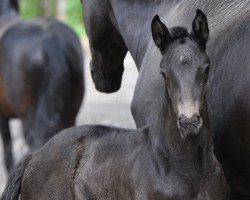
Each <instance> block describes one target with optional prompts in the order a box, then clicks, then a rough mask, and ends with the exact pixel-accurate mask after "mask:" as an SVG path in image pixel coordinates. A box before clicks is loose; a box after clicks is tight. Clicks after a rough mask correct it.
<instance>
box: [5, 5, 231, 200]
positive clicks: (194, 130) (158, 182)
mask: <svg viewBox="0 0 250 200" xmlns="http://www.w3.org/2000/svg"><path fill="white" fill-rule="evenodd" d="M152 35H153V38H154V41H155V43H156V45H157V46H158V47H159V49H160V51H161V55H162V58H161V64H160V67H159V66H154V67H155V68H159V69H160V71H161V73H162V75H163V77H164V82H163V83H164V86H165V89H162V90H161V93H162V94H163V98H162V99H161V112H160V113H158V119H157V120H156V121H155V122H154V123H152V124H150V125H148V126H145V127H143V128H140V129H137V130H128V129H120V128H115V127H103V126H82V127H76V128H72V129H69V130H66V131H63V132H61V133H59V134H58V135H56V136H55V137H54V138H52V139H51V140H50V141H49V142H48V143H47V144H46V145H45V146H44V147H43V148H41V149H40V150H39V151H38V152H36V153H35V154H33V155H29V156H27V157H26V159H24V161H23V162H22V163H21V164H20V165H19V166H18V167H17V169H16V171H14V172H13V174H12V175H11V176H10V179H9V182H8V184H7V187H6V189H5V191H4V193H3V195H2V197H1V200H17V199H18V197H19V193H21V199H29V200H35V199H40V200H43V199H44V200H45V199H46V200H47V199H54V200H56V199H60V200H63V199H65V200H70V199H79V200H80V199H86V200H87V199H92V200H94V199H96V200H97V199H98V200H118V199H119V200H129V199H130V200H184V199H185V200H190V199H193V200H226V199H228V198H229V187H228V185H227V182H226V180H225V177H224V174H223V171H222V168H221V166H220V164H219V163H218V161H217V159H216V158H215V156H214V153H213V145H212V134H211V132H210V128H209V121H208V114H207V106H206V85H207V84H206V83H207V78H208V74H209V69H210V66H209V59H208V57H207V55H206V53H205V48H206V47H205V46H206V41H207V39H208V35H209V33H208V25H207V20H206V16H205V15H204V14H203V12H202V11H200V10H197V14H196V17H195V18H194V20H193V26H192V29H191V32H188V31H187V30H186V29H185V28H182V27H174V28H172V29H171V30H168V28H167V27H166V26H165V25H164V24H163V23H162V22H161V21H160V19H159V17H158V16H155V17H154V19H153V20H152ZM162 80H163V78H162ZM179 100H182V101H179ZM190 100H195V102H196V104H197V106H198V107H197V110H196V112H195V113H193V115H192V117H190V118H188V115H187V114H188V113H186V112H182V111H180V110H179V107H182V102H186V101H190ZM199 110H200V111H201V112H199ZM45 166H46V167H45Z"/></svg>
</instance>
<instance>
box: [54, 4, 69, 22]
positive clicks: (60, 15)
mask: <svg viewBox="0 0 250 200" xmlns="http://www.w3.org/2000/svg"><path fill="white" fill-rule="evenodd" d="M66 3H67V0H56V18H57V19H58V20H60V21H64V19H65V13H66Z"/></svg>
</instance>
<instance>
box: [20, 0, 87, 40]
mask: <svg viewBox="0 0 250 200" xmlns="http://www.w3.org/2000/svg"><path fill="white" fill-rule="evenodd" d="M41 1H42V0H19V2H20V14H21V16H22V17H23V18H31V17H38V16H41V15H42V11H41V6H40V5H41ZM48 2H49V9H50V10H49V13H50V17H52V18H54V17H55V10H56V8H55V5H56V1H55V0H50V1H48ZM64 22H65V23H66V24H67V25H69V26H70V27H71V28H73V29H74V30H75V31H76V33H77V34H78V35H79V36H80V37H82V36H85V35H86V34H85V30H84V25H83V15H82V5H81V3H80V0H67V1H66V10H65V21H64Z"/></svg>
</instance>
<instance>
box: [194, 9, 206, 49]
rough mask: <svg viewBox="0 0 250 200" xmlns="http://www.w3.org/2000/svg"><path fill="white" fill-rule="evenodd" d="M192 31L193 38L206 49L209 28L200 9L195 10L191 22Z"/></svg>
mask: <svg viewBox="0 0 250 200" xmlns="http://www.w3.org/2000/svg"><path fill="white" fill-rule="evenodd" d="M192 31H193V34H194V36H195V38H196V39H197V40H198V42H199V43H200V44H201V46H202V48H203V49H204V50H205V49H206V43H207V40H208V37H209V29H208V23H207V17H206V15H205V14H204V13H203V12H202V11H201V10H200V9H197V10H196V16H195V18H194V20H193V23H192Z"/></svg>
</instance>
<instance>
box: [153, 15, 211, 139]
mask: <svg viewBox="0 0 250 200" xmlns="http://www.w3.org/2000/svg"><path fill="white" fill-rule="evenodd" d="M151 28H152V35H153V39H154V42H155V44H156V45H157V46H158V47H159V49H160V51H161V54H162V59H161V63H160V70H161V74H162V76H163V78H164V80H165V90H166V95H167V98H168V100H169V102H170V105H171V106H172V107H173V110H174V113H175V114H176V117H177V127H178V129H179V131H180V133H181V136H182V138H187V137H189V136H195V135H198V134H199V133H200V130H201V128H202V127H203V119H204V117H205V116H203V113H204V112H202V109H203V108H204V106H206V105H205V101H206V98H205V96H206V83H207V78H208V73H209V69H210V67H209V59H208V56H207V54H206V52H205V49H206V42H207V39H208V36H209V30H208V24H207V19H206V16H205V15H204V13H203V12H202V11H201V10H197V12H196V16H195V18H194V20H193V23H192V29H191V31H190V32H188V31H187V30H186V29H185V28H182V27H174V28H172V29H170V30H168V28H167V27H166V26H165V25H164V24H163V23H162V22H161V21H160V19H159V16H158V15H156V16H155V17H154V18H153V20H152V24H151ZM202 118H203V119H202Z"/></svg>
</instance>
